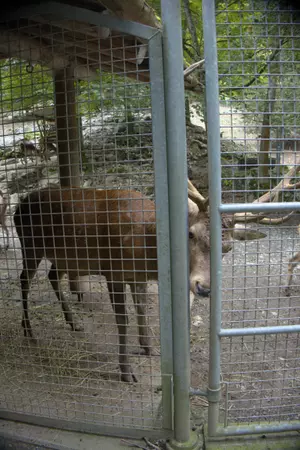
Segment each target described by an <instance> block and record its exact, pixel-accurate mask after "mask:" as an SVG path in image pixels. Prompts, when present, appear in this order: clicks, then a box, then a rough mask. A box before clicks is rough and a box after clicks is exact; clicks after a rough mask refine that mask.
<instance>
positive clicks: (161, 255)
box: [149, 32, 173, 430]
mask: <svg viewBox="0 0 300 450" xmlns="http://www.w3.org/2000/svg"><path fill="white" fill-rule="evenodd" d="M149 66H150V73H151V76H150V83H151V100H152V111H153V113H152V136H153V138H152V140H153V154H154V167H155V171H154V173H155V199H156V201H155V203H156V222H157V228H156V231H157V263H158V280H159V283H158V293H159V310H160V354H161V373H162V381H161V382H162V413H163V427H164V428H165V429H170V430H171V429H172V428H173V415H172V402H173V395H172V380H173V337H172V295H171V293H172V289H171V258H170V238H169V229H170V220H169V196H168V188H167V186H166V185H167V181H168V174H167V171H168V164H167V150H166V123H165V119H166V112H165V104H164V77H163V55H162V35H161V32H156V34H155V35H154V36H153V37H152V38H151V39H150V40H149Z"/></svg>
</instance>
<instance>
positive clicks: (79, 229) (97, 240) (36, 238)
mask: <svg viewBox="0 0 300 450" xmlns="http://www.w3.org/2000/svg"><path fill="white" fill-rule="evenodd" d="M14 222H15V226H16V230H17V233H18V236H19V238H20V241H21V247H22V253H23V271H22V274H21V276H20V280H21V288H22V299H23V319H22V326H23V328H24V334H25V336H30V337H32V329H31V324H30V320H29V315H28V305H27V297H28V291H29V287H30V281H31V279H32V278H33V276H34V274H35V272H36V270H37V268H38V265H39V263H40V261H41V259H42V258H43V257H45V258H47V259H48V260H50V261H51V262H52V266H51V269H50V272H49V275H48V276H49V280H50V282H51V284H52V287H53V289H54V291H55V293H56V296H57V298H58V299H59V301H60V302H61V305H62V309H63V311H64V315H65V319H66V322H67V323H69V324H70V326H71V327H72V329H74V330H77V329H80V327H79V326H78V325H76V324H75V323H74V320H73V315H72V311H71V310H70V308H69V306H68V304H67V302H66V300H65V298H64V296H63V294H62V292H61V289H60V283H59V281H60V279H61V277H62V275H63V274H64V273H67V274H68V277H69V281H70V286H71V290H74V289H75V288H74V286H76V280H77V278H79V277H81V276H84V275H89V274H93V273H96V274H102V275H104V276H105V277H106V279H107V284H108V289H109V292H110V297H111V302H112V306H113V309H114V312H115V316H116V322H117V325H118V331H119V355H120V356H119V362H120V369H121V373H122V379H123V380H125V381H130V380H132V379H133V380H136V378H135V376H134V374H133V373H132V369H131V366H130V364H129V360H128V354H127V338H126V330H127V318H126V309H125V285H126V284H129V285H130V288H131V291H132V295H133V300H134V303H135V307H136V311H137V319H138V327H139V339H140V345H141V347H142V349H143V350H144V351H145V353H146V354H150V342H149V333H148V330H147V325H146V316H145V293H146V284H147V281H148V280H157V277H158V273H157V248H156V223H155V204H154V202H152V201H151V200H149V199H146V198H144V197H143V196H142V194H140V193H139V192H135V191H121V190H106V191H101V190H95V189H74V190H73V189H72V190H58V189H49V188H48V189H43V190H40V191H37V192H33V193H31V194H29V195H28V196H27V197H26V198H25V199H24V200H23V201H22V202H21V203H20V205H19V206H18V208H17V210H16V212H15V215H14ZM189 223H190V230H192V231H193V237H192V238H190V240H189V242H190V266H191V268H190V269H191V276H190V281H191V289H192V290H193V291H194V293H195V294H196V295H197V294H198V295H208V293H209V284H210V274H209V265H210V264H209V238H208V233H209V230H208V216H207V213H206V212H204V211H199V208H198V206H197V205H196V204H195V203H193V202H191V200H189ZM199 292H200V293H199ZM203 292H204V293H203Z"/></svg>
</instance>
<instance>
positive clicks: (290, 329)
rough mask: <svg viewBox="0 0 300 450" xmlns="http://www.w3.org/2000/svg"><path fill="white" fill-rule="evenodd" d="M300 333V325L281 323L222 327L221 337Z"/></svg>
mask: <svg viewBox="0 0 300 450" xmlns="http://www.w3.org/2000/svg"><path fill="white" fill-rule="evenodd" d="M280 333H300V325H279V326H277V327H257V328H255V327H249V328H228V329H226V328H222V329H221V330H220V332H219V336H220V337H230V336H253V335H259V334H280Z"/></svg>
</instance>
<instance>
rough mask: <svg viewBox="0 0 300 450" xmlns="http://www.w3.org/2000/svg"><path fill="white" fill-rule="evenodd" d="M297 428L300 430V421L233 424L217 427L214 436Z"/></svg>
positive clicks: (293, 429)
mask: <svg viewBox="0 0 300 450" xmlns="http://www.w3.org/2000/svg"><path fill="white" fill-rule="evenodd" d="M297 430H300V422H289V423H277V424H268V425H245V426H242V425H237V426H234V425H232V426H229V427H226V428H221V427H219V428H217V433H216V435H215V436H214V437H221V436H241V435H245V434H265V433H280V432H282V431H297Z"/></svg>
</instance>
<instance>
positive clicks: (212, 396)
mask: <svg viewBox="0 0 300 450" xmlns="http://www.w3.org/2000/svg"><path fill="white" fill-rule="evenodd" d="M207 399H208V401H209V402H212V403H219V401H220V400H221V387H219V388H218V389H210V388H207Z"/></svg>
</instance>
